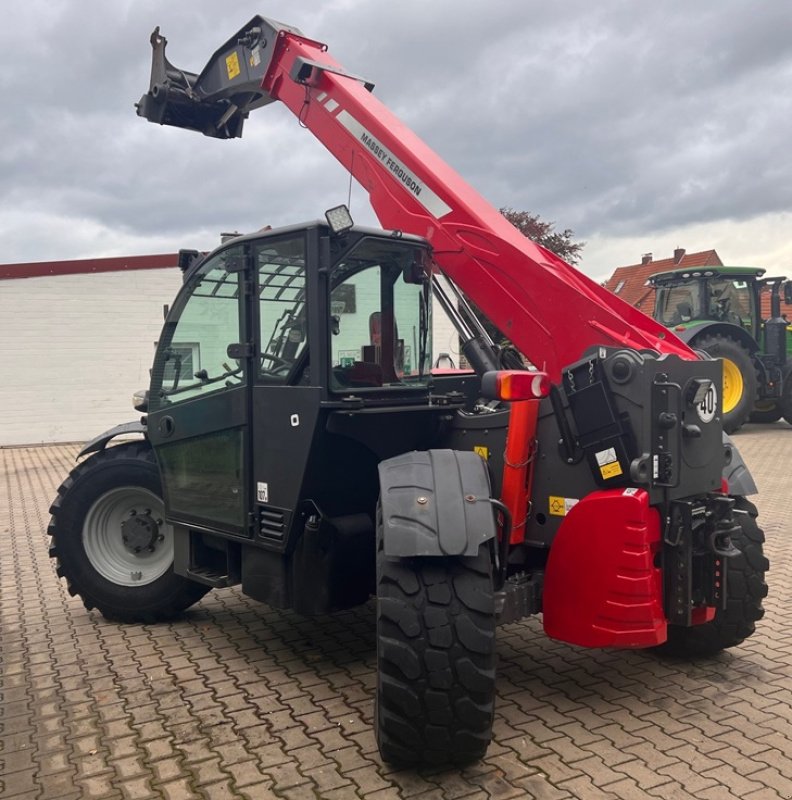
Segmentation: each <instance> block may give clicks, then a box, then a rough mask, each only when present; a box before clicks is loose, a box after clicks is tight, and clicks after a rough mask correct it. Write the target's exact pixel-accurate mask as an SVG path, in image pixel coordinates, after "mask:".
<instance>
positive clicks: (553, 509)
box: [550, 495, 566, 517]
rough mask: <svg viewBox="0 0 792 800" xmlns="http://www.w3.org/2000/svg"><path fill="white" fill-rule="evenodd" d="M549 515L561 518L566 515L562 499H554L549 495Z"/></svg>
mask: <svg viewBox="0 0 792 800" xmlns="http://www.w3.org/2000/svg"><path fill="white" fill-rule="evenodd" d="M550 513H551V514H552V515H553V516H554V517H563V516H564V515H565V514H566V507H565V506H564V498H563V497H554V496H553V495H550Z"/></svg>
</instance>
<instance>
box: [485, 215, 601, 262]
mask: <svg viewBox="0 0 792 800" xmlns="http://www.w3.org/2000/svg"><path fill="white" fill-rule="evenodd" d="M499 210H500V213H501V214H503V216H504V217H506V219H507V220H509V222H511V224H512V225H514V227H515V228H517V230H518V231H519V232H520V233H521V234H523V236H527V237H528V238H529V239H530V240H531V241H532V242H536V243H537V244H540V245H542V247H546V248H547V249H548V250H550V251H552V252H553V253H555V254H556V255H557V256H561V258H563V259H564V261H566V262H568V263H570V264H577V263H578V261H580V251H581V250H582V249H583V247H584V246H585V244H586V243H585V242H576V241H574V240H573V238H572V237H573V236H574V233H573V232H572V231H571V230H570V229H569V228H565V229H564V230H563V231H557V230H556V229H555V222H545V221H544V220H542V219H540V218H539V216H538V215H537V214H529V213H528V212H527V211H515V210H514V209H513V208H509V207H508V206H507V207H504V208H501V209H499Z"/></svg>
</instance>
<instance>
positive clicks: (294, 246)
mask: <svg viewBox="0 0 792 800" xmlns="http://www.w3.org/2000/svg"><path fill="white" fill-rule="evenodd" d="M256 263H257V264H258V280H259V324H260V336H261V339H260V341H261V360H260V363H259V370H258V372H259V378H262V379H263V380H265V381H266V382H267V383H281V382H283V381H285V380H286V378H287V376H288V375H289V373H290V372H291V369H292V367H293V365H294V364H295V362H296V361H297V359H298V358H299V357H300V355H301V354H302V352H303V350H304V349H305V347H306V345H307V343H308V323H307V313H306V305H305V301H306V297H305V242H304V238H303V237H299V238H297V239H289V240H286V241H276V242H266V243H263V244H261V245H259V247H258V248H257V250H256Z"/></svg>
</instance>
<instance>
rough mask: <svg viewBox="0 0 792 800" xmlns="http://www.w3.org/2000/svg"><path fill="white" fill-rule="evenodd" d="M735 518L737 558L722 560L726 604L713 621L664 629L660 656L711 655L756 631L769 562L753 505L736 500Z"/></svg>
mask: <svg viewBox="0 0 792 800" xmlns="http://www.w3.org/2000/svg"><path fill="white" fill-rule="evenodd" d="M736 501H737V502H736V505H735V509H734V510H735V518H736V520H737V522H738V524H739V525H740V529H741V533H740V535H739V536H734V537H732V542H733V544H734V546H735V547H736V548H737V549H738V550H740V551H741V552H740V555H738V556H735V557H734V558H728V559H725V561H726V565H727V582H726V587H727V588H726V591H727V601H726V608H725V609H718V611H717V612H716V613H715V619H714V620H712V622H707V623H704V624H703V625H694V626H692V627H690V628H686V627H680V626H677V625H669V626H668V640H667V641H666V643H665V644H662V645H660V646H659V647H657V648H655V649H656V650H657V652H659V653H662V654H664V655H670V656H680V657H687V658H697V657H699V658H700V657H707V656H714V655H716V654H717V653H719V652H721V650H725V649H726V648H728V647H736V646H737V645H739V644H742V643H743V642H744V641H745V640H746V639H747V638H748V637H749V636H752V635H753V633H754V632H755V631H756V623H757V622H758V621H759V620H760V619H761V618H762V617H763V616H764V608H763V607H762V600H763V599H764V598H765V597H767V583H766V582H765V572H766V571H767V570H768V569H769V567H770V563H769V562H768V560H767V559H766V558H765V556H764V552H763V545H764V540H765V537H764V532H763V531H762V529H761V528H760V527H759V526H758V525H757V524H756V506H755V505H754V504H753V503H751V502H749V501H748V500H746V499H745V498H744V497H737V498H736Z"/></svg>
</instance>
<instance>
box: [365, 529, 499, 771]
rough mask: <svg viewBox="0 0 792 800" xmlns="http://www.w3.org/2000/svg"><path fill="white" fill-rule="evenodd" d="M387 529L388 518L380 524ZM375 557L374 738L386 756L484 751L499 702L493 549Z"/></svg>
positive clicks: (459, 759)
mask: <svg viewBox="0 0 792 800" xmlns="http://www.w3.org/2000/svg"><path fill="white" fill-rule="evenodd" d="M378 528H379V529H380V530H381V524H380V525H379V526H378ZM378 538H379V541H378V558H377V600H378V602H377V651H378V685H377V720H376V726H377V741H378V744H379V748H380V752H381V754H382V757H383V759H384V760H386V761H388V762H391V763H395V764H404V765H408V764H409V765H419V764H425V765H427V764H428V765H440V764H452V763H453V764H464V763H469V762H471V761H474V760H477V759H479V758H481V757H482V756H483V755H484V753H485V752H486V750H487V747H488V745H489V742H490V739H491V737H492V723H493V716H494V706H495V610H494V597H493V590H492V579H491V571H490V557H489V550H488V548H487V546H486V545H483V546H482V547H481V549H480V551H479V554H478V555H477V556H476V557H458V558H424V559H418V558H388V557H386V556H385V555H384V551H383V544H382V538H381V535H380V536H379V537H378Z"/></svg>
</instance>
